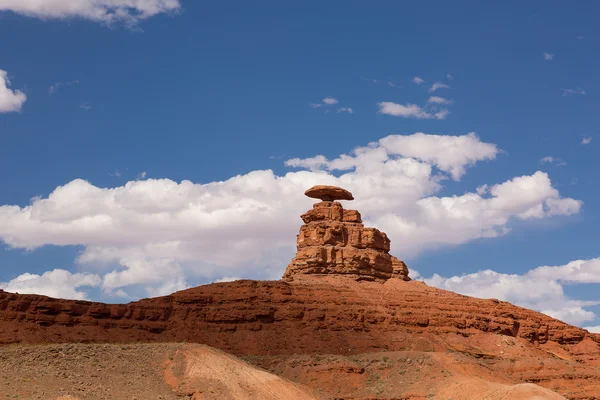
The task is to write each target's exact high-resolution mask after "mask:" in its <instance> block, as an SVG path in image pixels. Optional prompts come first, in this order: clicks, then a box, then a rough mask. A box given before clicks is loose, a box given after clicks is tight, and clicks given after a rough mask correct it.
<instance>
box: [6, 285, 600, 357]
mask: <svg viewBox="0 0 600 400" xmlns="http://www.w3.org/2000/svg"><path fill="white" fill-rule="evenodd" d="M0 322H1V323H0V343H2V344H7V343H15V342H23V343H45V342H66V341H75V342H78V341H84V342H87V341H99V342H131V341H173V340H176V341H190V342H198V343H204V344H208V345H210V346H214V347H217V348H221V349H223V350H226V351H230V352H232V353H234V354H236V355H247V354H262V355H275V354H293V353H300V354H302V353H315V352H324V353H332V354H353V353H354V354H355V353H362V352H367V351H374V350H382V349H387V350H403V349H408V348H414V346H415V340H416V339H417V338H420V337H427V338H428V341H429V344H428V346H430V347H431V349H432V350H435V349H444V348H445V344H444V343H445V340H446V336H455V335H460V336H462V337H469V336H471V335H474V334H480V333H494V334H499V335H505V336H511V337H517V338H522V339H524V340H526V341H528V342H530V343H532V344H536V345H539V346H544V345H546V344H548V343H554V344H556V345H561V346H564V348H565V349H566V350H569V349H570V347H572V346H576V345H578V344H580V343H581V342H583V341H588V342H589V341H593V342H595V343H600V335H594V334H590V333H588V332H587V331H585V330H583V329H580V328H577V327H573V326H570V325H567V324H565V323H562V322H560V321H557V320H555V319H552V318H550V317H548V316H545V315H544V314H540V313H537V312H534V311H530V310H526V309H523V308H520V307H516V306H513V305H511V304H510V303H506V302H502V301H497V300H481V299H475V298H469V297H466V296H462V295H458V294H455V293H452V292H447V291H443V290H439V289H435V288H431V287H428V286H427V285H425V284H424V283H422V282H412V281H411V282H405V281H402V280H396V279H390V280H388V281H387V282H385V283H383V284H382V283H378V282H356V281H355V280H353V279H348V278H339V277H335V278H333V277H306V278H305V279H303V280H302V281H300V282H295V281H293V282H282V281H237V282H228V283H219V284H211V285H206V286H199V287H196V288H193V289H188V290H184V291H181V292H177V293H174V294H172V295H169V296H164V297H157V298H151V299H144V300H140V301H137V302H133V303H129V304H123V305H122V304H102V303H93V302H86V301H75V300H61V299H52V298H48V297H45V296H39V295H18V294H11V293H6V292H0ZM422 335H425V336H422ZM593 350H594V351H600V348H597V347H594V348H593ZM582 356H583V355H582Z"/></svg>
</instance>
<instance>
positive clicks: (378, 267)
mask: <svg viewBox="0 0 600 400" xmlns="http://www.w3.org/2000/svg"><path fill="white" fill-rule="evenodd" d="M305 194H306V195H307V196H308V197H315V198H319V199H321V200H323V201H322V202H320V203H316V204H315V205H314V206H313V209H312V210H310V211H308V212H306V213H305V214H303V215H302V217H301V218H302V220H303V221H304V225H302V226H301V227H300V234H299V235H298V240H297V249H298V252H297V254H296V257H294V259H293V260H292V262H291V263H290V265H289V266H288V268H287V270H286V272H285V274H284V275H283V279H285V280H293V279H296V278H298V277H301V276H302V275H332V274H334V275H346V276H352V277H355V278H356V279H361V280H386V279H389V278H398V279H402V280H410V278H409V277H408V268H407V267H406V264H404V262H402V261H400V260H398V259H397V258H396V257H394V256H392V255H390V254H389V251H390V239H388V237H387V235H386V234H385V233H383V232H381V231H379V230H378V229H375V228H365V226H364V225H363V224H362V219H361V215H360V213H359V212H358V211H356V210H344V208H343V207H342V204H341V203H339V202H336V201H331V200H330V199H343V200H352V199H354V197H353V196H352V193H350V192H348V191H347V190H345V189H342V188H338V187H335V186H314V187H312V188H310V189H308V190H307V191H306V193H305Z"/></svg>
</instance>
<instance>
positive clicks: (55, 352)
mask: <svg viewBox="0 0 600 400" xmlns="http://www.w3.org/2000/svg"><path fill="white" fill-rule="evenodd" d="M0 399H45V400H46V399H48V400H54V399H56V400H82V399H90V400H100V399H106V400H108V399H111V400H145V399H157V400H158V399H162V400H175V399H195V400H198V399H202V400H205V399H220V400H222V399H241V400H244V399H248V400H250V399H265V400H267V399H268V400H285V399H298V400H314V399H316V398H315V397H313V396H312V395H311V394H310V393H309V391H308V390H306V389H303V388H301V387H299V386H298V385H296V384H293V383H291V382H288V381H286V380H284V379H281V378H279V377H277V376H275V375H272V374H270V373H268V372H265V371H262V370H259V369H257V368H256V367H253V366H250V365H249V364H247V363H245V362H243V361H241V360H239V359H236V358H235V357H233V356H230V355H228V354H226V353H223V352H221V351H219V350H215V349H212V348H209V347H207V346H202V345H196V344H128V345H110V344H63V345H34V346H21V345H18V346H7V347H0Z"/></svg>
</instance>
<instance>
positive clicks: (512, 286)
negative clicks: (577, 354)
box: [424, 258, 600, 330]
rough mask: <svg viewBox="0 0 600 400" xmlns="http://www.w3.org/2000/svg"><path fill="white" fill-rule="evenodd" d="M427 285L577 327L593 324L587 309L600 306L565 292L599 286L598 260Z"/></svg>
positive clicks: (439, 279)
mask: <svg viewBox="0 0 600 400" xmlns="http://www.w3.org/2000/svg"><path fill="white" fill-rule="evenodd" d="M424 281H425V282H426V283H427V284H429V285H432V286H436V287H439V288H441V289H446V290H451V291H454V292H458V293H462V294H465V295H467V296H474V297H480V298H496V299H500V300H505V301H508V302H511V303H514V304H517V305H520V306H522V307H526V308H530V309H533V310H537V311H540V312H543V313H544V314H547V315H549V316H551V317H553V318H556V319H560V320H562V321H565V322H567V323H570V324H574V325H582V324H583V323H585V322H589V321H594V320H595V319H596V318H597V316H596V314H594V312H592V311H590V310H586V309H585V307H590V306H596V305H599V304H600V301H581V300H575V299H571V298H569V297H568V296H566V295H565V293H564V289H563V285H564V284H597V283H600V259H598V258H596V259H591V260H577V261H572V262H570V263H568V264H565V265H561V266H543V267H538V268H535V269H532V270H530V271H528V272H527V273H525V274H523V275H517V274H503V273H499V272H495V271H492V270H485V271H479V272H476V273H472V274H467V275H462V276H453V277H450V278H445V277H442V276H440V275H437V274H434V275H433V276H432V277H431V278H425V279H424ZM586 329H588V330H589V329H595V328H593V327H592V328H586Z"/></svg>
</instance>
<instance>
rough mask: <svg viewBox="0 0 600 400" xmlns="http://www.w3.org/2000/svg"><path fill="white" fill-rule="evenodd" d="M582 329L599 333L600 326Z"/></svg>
mask: <svg viewBox="0 0 600 400" xmlns="http://www.w3.org/2000/svg"><path fill="white" fill-rule="evenodd" d="M583 329H587V330H588V331H590V332H592V333H600V325H598V326H584V327H583Z"/></svg>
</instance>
